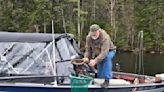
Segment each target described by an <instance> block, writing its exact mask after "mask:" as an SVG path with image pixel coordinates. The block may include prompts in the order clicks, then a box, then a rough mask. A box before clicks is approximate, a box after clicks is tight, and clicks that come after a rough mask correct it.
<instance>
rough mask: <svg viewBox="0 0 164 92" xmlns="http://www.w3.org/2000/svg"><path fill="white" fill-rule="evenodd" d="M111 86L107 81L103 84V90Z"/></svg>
mask: <svg viewBox="0 0 164 92" xmlns="http://www.w3.org/2000/svg"><path fill="white" fill-rule="evenodd" d="M108 86H109V80H105V81H104V83H103V84H101V87H102V88H107V87H108Z"/></svg>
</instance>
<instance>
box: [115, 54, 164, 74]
mask: <svg viewBox="0 0 164 92" xmlns="http://www.w3.org/2000/svg"><path fill="white" fill-rule="evenodd" d="M136 61H137V60H136V55H135V54H134V53H117V54H116V56H115V58H114V59H113V70H114V71H116V63H119V65H120V70H121V71H122V72H128V73H135V70H137V71H138V69H135V66H136V65H135V64H136ZM143 67H144V74H147V75H155V74H158V73H164V55H161V54H147V53H146V54H144V57H143Z"/></svg>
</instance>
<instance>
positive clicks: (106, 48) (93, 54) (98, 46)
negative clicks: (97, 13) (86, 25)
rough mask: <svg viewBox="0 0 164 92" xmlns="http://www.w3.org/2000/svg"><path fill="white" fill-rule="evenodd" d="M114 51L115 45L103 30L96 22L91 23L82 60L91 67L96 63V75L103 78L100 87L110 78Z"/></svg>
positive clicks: (107, 82) (105, 84)
mask: <svg viewBox="0 0 164 92" xmlns="http://www.w3.org/2000/svg"><path fill="white" fill-rule="evenodd" d="M115 53H116V46H115V45H114V44H113V42H112V41H111V39H110V37H109V35H108V34H107V33H106V32H105V30H103V29H101V28H100V27H99V25H97V24H93V25H91V26H90V32H89V34H88V35H87V37H86V51H85V54H84V58H83V60H84V61H85V62H86V63H88V64H89V66H91V67H94V66H95V65H96V64H97V69H98V73H97V77H98V78H103V79H105V81H104V83H103V84H101V86H102V87H107V86H108V85H109V80H110V79H111V78H112V59H113V57H114V56H115Z"/></svg>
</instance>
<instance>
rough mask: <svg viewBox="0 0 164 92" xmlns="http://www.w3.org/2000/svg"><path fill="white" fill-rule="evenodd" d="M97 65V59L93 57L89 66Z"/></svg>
mask: <svg viewBox="0 0 164 92" xmlns="http://www.w3.org/2000/svg"><path fill="white" fill-rule="evenodd" d="M95 65H96V61H95V60H93V59H91V60H90V62H89V66H91V67H94V66H95Z"/></svg>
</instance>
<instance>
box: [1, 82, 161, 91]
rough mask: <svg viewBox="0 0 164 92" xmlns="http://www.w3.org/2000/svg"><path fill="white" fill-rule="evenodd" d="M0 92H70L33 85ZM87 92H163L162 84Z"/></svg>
mask: <svg viewBox="0 0 164 92" xmlns="http://www.w3.org/2000/svg"><path fill="white" fill-rule="evenodd" d="M0 92H71V87H70V86H53V85H33V84H19V85H17V84H1V85H0ZM79 92H80V91H79ZM88 92H164V84H151V85H149V84H148V85H130V86H109V88H101V87H98V86H89V88H88Z"/></svg>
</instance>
